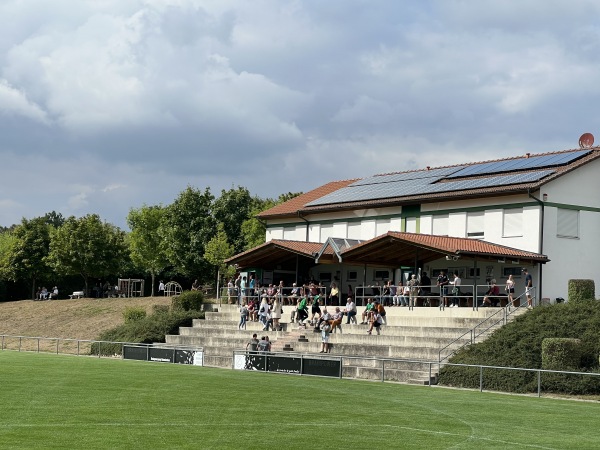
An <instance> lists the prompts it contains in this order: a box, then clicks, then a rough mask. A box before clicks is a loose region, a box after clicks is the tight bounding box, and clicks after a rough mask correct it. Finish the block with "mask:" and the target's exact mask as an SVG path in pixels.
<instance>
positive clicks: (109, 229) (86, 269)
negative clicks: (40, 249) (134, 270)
mask: <svg viewBox="0 0 600 450" xmlns="http://www.w3.org/2000/svg"><path fill="white" fill-rule="evenodd" d="M127 250H128V249H127V245H126V243H125V233H124V232H123V231H122V230H120V229H119V228H117V227H115V226H114V225H112V224H109V223H106V222H102V221H101V220H100V216H98V215H97V214H88V215H87V216H84V217H81V218H79V219H77V218H75V217H73V216H71V217H69V218H68V219H67V220H66V221H65V223H64V224H63V225H62V226H61V227H60V228H57V229H56V230H54V231H53V233H52V239H51V242H50V254H49V255H48V261H49V263H50V264H51V265H52V266H53V267H54V269H55V270H56V272H58V273H59V274H62V275H81V277H82V278H83V280H84V282H85V291H86V293H87V292H88V281H89V278H90V277H97V278H101V277H105V276H108V275H114V274H117V273H119V271H120V269H121V267H122V263H123V261H125V260H126V259H127V257H128V255H127Z"/></svg>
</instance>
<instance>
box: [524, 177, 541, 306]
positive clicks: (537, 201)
mask: <svg viewBox="0 0 600 450" xmlns="http://www.w3.org/2000/svg"><path fill="white" fill-rule="evenodd" d="M527 195H528V196H529V198H532V199H533V200H535V202H536V203H537V204H538V205H540V209H541V211H542V220H541V221H540V245H539V252H538V253H539V254H540V255H543V254H544V202H543V201H541V200H540V199H539V198H537V197H534V196H533V195H532V194H531V189H527ZM542 266H543V264H542V263H541V262H540V263H539V270H538V273H539V275H538V276H539V279H540V281H539V286H540V291H539V294H538V295H537V297H538V301H539V304H540V305H541V304H542Z"/></svg>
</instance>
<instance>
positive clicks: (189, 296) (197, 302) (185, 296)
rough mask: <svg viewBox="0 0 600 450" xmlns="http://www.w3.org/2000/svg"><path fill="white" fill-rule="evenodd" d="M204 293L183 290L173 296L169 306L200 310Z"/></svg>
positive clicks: (175, 308) (177, 308)
mask: <svg viewBox="0 0 600 450" xmlns="http://www.w3.org/2000/svg"><path fill="white" fill-rule="evenodd" d="M203 302H204V295H203V294H202V292H200V291H184V292H182V293H181V295H177V296H175V297H173V299H172V300H171V307H172V308H173V310H180V311H200V310H201V309H202V303H203Z"/></svg>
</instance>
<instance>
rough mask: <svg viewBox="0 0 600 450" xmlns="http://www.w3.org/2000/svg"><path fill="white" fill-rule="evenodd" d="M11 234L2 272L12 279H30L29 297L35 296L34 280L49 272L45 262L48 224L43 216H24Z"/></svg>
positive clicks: (48, 243)
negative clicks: (27, 217)
mask: <svg viewBox="0 0 600 450" xmlns="http://www.w3.org/2000/svg"><path fill="white" fill-rule="evenodd" d="M12 236H13V238H14V241H13V242H12V245H11V246H10V248H9V249H8V252H7V254H6V259H5V261H4V270H3V272H4V273H5V274H6V275H7V278H8V279H10V280H13V281H17V280H30V281H31V298H35V287H36V282H37V281H38V280H39V279H40V278H43V277H44V276H47V275H48V274H49V273H50V267H49V266H48V264H47V263H46V257H47V256H48V252H49V251H50V226H49V225H48V224H47V223H46V220H45V219H44V218H43V217H37V218H35V219H31V220H27V219H25V218H24V219H23V220H22V221H21V224H20V225H18V226H17V227H16V228H15V230H14V232H13V233H12Z"/></svg>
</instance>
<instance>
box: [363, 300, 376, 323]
mask: <svg viewBox="0 0 600 450" xmlns="http://www.w3.org/2000/svg"><path fill="white" fill-rule="evenodd" d="M372 313H373V300H372V299H370V298H369V299H367V306H366V307H365V310H364V311H363V313H362V322H361V323H360V324H361V325H365V324H367V323H370V322H371V315H372Z"/></svg>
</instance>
